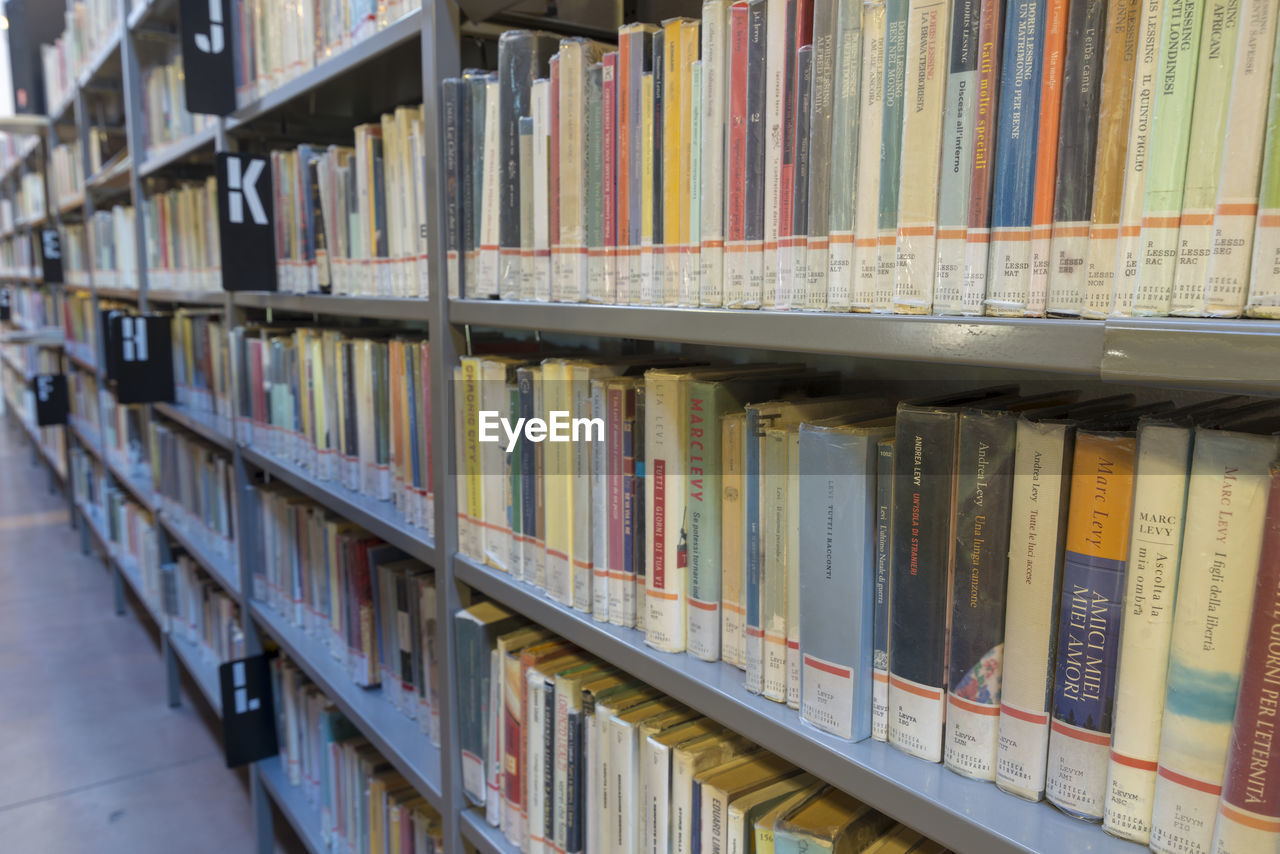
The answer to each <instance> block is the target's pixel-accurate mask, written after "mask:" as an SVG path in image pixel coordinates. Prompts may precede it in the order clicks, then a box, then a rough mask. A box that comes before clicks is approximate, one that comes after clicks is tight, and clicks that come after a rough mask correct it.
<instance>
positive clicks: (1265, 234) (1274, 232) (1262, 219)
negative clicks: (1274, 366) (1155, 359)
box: [1245, 37, 1280, 318]
mask: <svg viewBox="0 0 1280 854" xmlns="http://www.w3.org/2000/svg"><path fill="white" fill-rule="evenodd" d="M1276 50H1277V51H1280V37H1278V38H1277V39H1276ZM1271 64H1272V72H1271V100H1270V101H1269V103H1268V106H1267V127H1266V134H1265V144H1264V147H1263V154H1262V175H1261V178H1260V179H1259V184H1258V218H1257V225H1256V230H1255V231H1254V235H1253V263H1252V265H1251V266H1250V275H1249V297H1248V300H1247V302H1246V303H1245V314H1247V315H1248V316H1249V317H1269V318H1276V317H1280V284H1277V283H1278V282H1280V279H1278V278H1277V276H1280V57H1278V56H1276V55H1275V54H1274V53H1273V54H1272V63H1271Z"/></svg>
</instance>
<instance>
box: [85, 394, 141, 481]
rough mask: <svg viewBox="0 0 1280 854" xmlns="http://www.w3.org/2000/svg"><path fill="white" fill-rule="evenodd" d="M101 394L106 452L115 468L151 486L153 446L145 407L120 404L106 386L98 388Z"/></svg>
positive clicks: (100, 401)
mask: <svg viewBox="0 0 1280 854" xmlns="http://www.w3.org/2000/svg"><path fill="white" fill-rule="evenodd" d="M98 397H99V401H98V411H99V413H101V418H102V420H101V422H99V423H100V426H101V430H102V453H103V455H104V456H105V457H106V458H107V461H108V462H109V463H110V464H111V465H112V466H114V467H115V469H116V471H118V472H120V473H121V474H122V475H123V476H125V477H127V478H129V479H130V480H131V481H132V482H134V483H135V484H138V485H140V486H141V487H143V488H144V489H150V488H151V461H152V460H151V455H152V451H153V446H152V444H151V432H150V426H149V425H150V419H149V418H148V417H147V410H146V408H144V407H143V406H141V405H139V404H134V405H123V404H120V403H117V402H116V396H115V394H113V393H112V391H111V389H110V387H107V386H100V387H99V390H98Z"/></svg>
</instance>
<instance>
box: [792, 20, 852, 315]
mask: <svg viewBox="0 0 1280 854" xmlns="http://www.w3.org/2000/svg"><path fill="white" fill-rule="evenodd" d="M840 6H841V4H840V3H839V2H837V0H819V2H817V3H815V4H814V12H813V57H812V65H811V67H810V70H809V79H810V80H811V84H810V87H811V93H810V96H809V110H810V117H809V152H808V169H807V171H808V176H807V177H808V191H807V198H808V211H807V213H806V216H805V220H806V226H807V228H806V234H807V235H808V240H807V242H806V247H805V260H804V269H805V272H806V273H807V276H808V281H807V282H806V285H805V292H806V294H807V296H806V298H805V300H804V302H803V304H796V305H794V307H795V308H797V309H805V310H811V311H822V310H823V309H825V308H826V307H827V303H828V294H827V291H828V283H827V279H828V272H829V265H830V257H831V248H830V247H831V243H830V237H831V208H832V201H831V200H832V195H831V189H832V176H833V172H834V171H835V170H836V169H838V168H839V169H843V170H844V172H845V173H846V175H847V176H849V177H848V178H847V179H846V182H845V183H846V184H847V185H848V189H849V190H850V191H851V195H850V196H849V198H848V199H843V200H841V204H842V205H843V206H844V207H845V208H846V209H847V210H848V211H849V212H850V214H852V211H853V197H852V190H853V181H852V180H851V179H852V175H853V174H854V169H855V168H856V166H854V165H853V164H849V163H848V161H847V160H844V159H843V157H844V156H845V154H846V151H847V150H841V152H840V153H841V158H834V159H833V157H832V154H833V153H834V152H835V151H837V149H835V147H834V142H835V124H834V123H835V100H836V96H837V90H836V74H837V66H836V53H837V51H838V49H839V46H838V44H837V40H838V39H839V38H841V37H842V35H843V34H842V32H841V29H840ZM849 7H850V10H852V8H853V6H852V4H850V6H849ZM845 17H846V18H851V17H853V16H852V12H851V11H850V12H848V13H846V15H845ZM860 36H861V33H860V32H858V30H857V29H853V30H852V31H850V32H849V33H847V38H848V39H850V41H851V46H852V47H857V46H858V41H857V40H858V39H859V38H860ZM848 83H849V85H848V89H847V90H845V92H844V95H845V97H846V98H847V99H849V100H848V101H847V105H848V106H856V104H857V97H858V91H857V86H856V84H854V83H853V81H852V80H850V81H848ZM847 129H848V130H849V131H852V129H853V125H852V124H850V125H849V126H848V128H847ZM846 141H847V140H846ZM855 163H856V161H855ZM852 224H853V223H852V216H850V217H849V225H850V226H852ZM796 270H797V271H798V270H799V267H796ZM846 300H847V297H846ZM794 302H797V301H796V300H793V303H794Z"/></svg>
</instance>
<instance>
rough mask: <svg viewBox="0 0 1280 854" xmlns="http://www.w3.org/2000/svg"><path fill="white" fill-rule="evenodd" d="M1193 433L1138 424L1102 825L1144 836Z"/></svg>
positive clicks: (1146, 836)
mask: <svg viewBox="0 0 1280 854" xmlns="http://www.w3.org/2000/svg"><path fill="white" fill-rule="evenodd" d="M1191 435H1192V431H1191V428H1190V427H1186V426H1182V425H1177V424H1169V423H1163V422H1159V421H1154V422H1149V423H1144V424H1142V425H1140V426H1139V428H1138V456H1137V464H1136V466H1135V468H1134V477H1135V487H1134V495H1133V520H1132V527H1131V530H1130V534H1129V562H1128V568H1127V575H1126V578H1125V595H1124V619H1123V621H1122V626H1121V634H1120V669H1119V671H1118V673H1117V676H1116V702H1115V727H1114V729H1113V731H1112V738H1111V762H1110V766H1109V768H1108V772H1107V796H1106V801H1105V807H1104V813H1103V821H1102V826H1103V828H1104V829H1105V830H1106V831H1107V832H1108V833H1110V834H1112V835H1114V836H1119V837H1122V838H1124V839H1132V840H1134V841H1135V842H1141V843H1145V842H1147V841H1148V839H1149V838H1150V835H1151V800H1152V796H1153V795H1154V794H1155V785H1156V758H1157V754H1158V751H1159V748H1160V727H1159V726H1158V724H1159V722H1160V718H1161V716H1162V715H1163V714H1164V695H1165V678H1166V675H1167V669H1168V668H1167V666H1166V662H1167V661H1168V659H1169V637H1170V633H1171V632H1172V630H1173V595H1174V591H1175V590H1176V589H1177V584H1178V560H1179V553H1180V552H1181V549H1182V531H1183V526H1184V524H1185V511H1186V499H1187V474H1188V469H1189V467H1190V457H1191Z"/></svg>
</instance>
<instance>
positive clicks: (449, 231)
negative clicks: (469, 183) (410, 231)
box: [440, 77, 467, 299]
mask: <svg viewBox="0 0 1280 854" xmlns="http://www.w3.org/2000/svg"><path fill="white" fill-rule="evenodd" d="M440 85H441V89H442V90H443V91H442V93H441V96H440V100H441V103H442V113H443V124H444V127H443V133H444V194H445V206H444V210H445V224H444V231H445V234H444V250H445V283H446V287H447V289H448V294H449V298H450V299H457V298H458V297H461V296H462V293H461V286H462V259H461V257H460V254H459V252H458V249H459V246H460V244H461V240H462V216H464V215H465V214H464V213H463V211H464V210H465V209H464V208H463V207H462V198H461V196H460V189H461V187H460V184H459V182H460V175H459V161H460V155H461V152H460V148H461V141H462V140H461V134H462V125H461V120H462V99H463V98H465V97H467V95H466V92H467V90H466V83H465V82H463V80H462V79H461V78H458V77H450V78H448V79H447V80H444V81H443V82H442V83H441V84H440Z"/></svg>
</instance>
